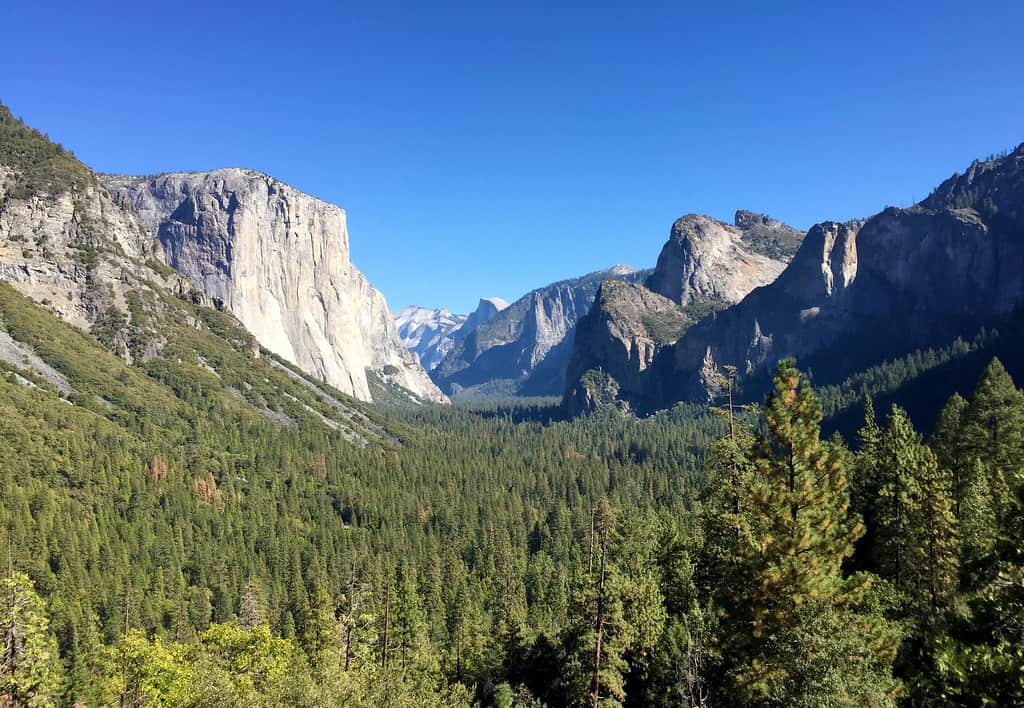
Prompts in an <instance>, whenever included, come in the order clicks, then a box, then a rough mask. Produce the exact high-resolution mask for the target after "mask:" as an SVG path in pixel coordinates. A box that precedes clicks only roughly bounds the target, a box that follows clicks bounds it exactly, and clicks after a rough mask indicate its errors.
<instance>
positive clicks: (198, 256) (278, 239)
mask: <svg viewBox="0 0 1024 708" xmlns="http://www.w3.org/2000/svg"><path fill="white" fill-rule="evenodd" d="M104 180H105V182H106V185H107V187H108V188H109V189H110V191H111V192H112V193H113V194H115V195H116V196H117V197H118V198H119V199H121V200H122V201H123V202H124V203H125V204H127V205H130V206H131V207H132V208H133V209H134V210H135V212H137V213H138V215H139V218H140V219H141V221H142V223H143V224H144V225H145V227H146V229H147V231H148V232H149V233H150V234H152V236H153V237H154V238H155V239H156V240H157V241H158V242H159V244H160V246H161V247H162V248H163V250H164V252H165V253H166V255H167V262H168V264H169V265H170V266H171V267H173V268H174V269H175V270H177V271H178V272H179V273H181V274H182V275H184V276H185V277H186V278H188V279H189V281H190V282H192V283H193V284H194V285H195V286H196V287H197V288H198V289H199V290H201V291H202V292H203V293H204V294H205V295H206V296H207V297H208V298H210V300H211V301H212V302H213V303H214V304H215V305H216V306H218V307H222V308H223V309H225V310H227V311H228V312H231V313H232V314H233V315H234V316H235V317H237V318H238V319H239V320H240V321H241V322H242V324H244V325H245V326H246V328H248V329H249V331H251V332H252V334H253V335H254V336H255V337H256V339H257V341H258V342H259V343H260V344H261V345H262V346H264V347H266V348H267V349H269V350H270V351H273V352H274V353H276V354H278V355H279V356H281V357H283V358H284V359H286V360H288V361H290V362H292V363H294V364H296V365H297V366H299V367H300V368H302V369H303V370H305V371H307V372H310V373H311V374H313V375H315V376H317V377H319V378H321V379H322V380H324V381H326V382H327V383H329V384H331V385H333V386H334V387H335V388H337V389H339V390H340V391H342V392H344V393H347V394H350V395H352V396H355V397H356V398H359V399H361V400H371V399H372V394H371V390H370V383H369V380H368V377H367V372H368V371H370V372H374V373H375V374H376V375H377V376H379V377H380V378H381V379H383V380H384V381H385V382H386V383H388V384H391V385H396V386H399V387H401V388H402V389H405V390H406V391H408V392H409V393H410V394H411V395H412V396H413V397H415V398H416V399H418V400H423V401H443V400H445V397H444V395H443V394H441V392H440V391H439V390H438V389H437V387H436V386H434V384H433V383H432V382H431V381H430V379H429V378H428V377H427V375H426V372H425V371H424V370H423V368H422V367H421V366H420V365H419V364H418V363H417V361H416V359H415V357H414V356H413V355H412V354H410V353H409V351H408V350H407V349H406V347H405V345H404V344H403V343H402V341H401V339H400V338H399V336H398V333H397V331H396V329H395V325H394V322H393V321H392V318H391V312H390V310H389V309H388V306H387V303H386V302H385V300H384V297H383V295H381V293H380V292H379V291H378V290H377V289H376V288H374V287H373V286H372V285H371V284H370V283H369V281H368V280H367V279H366V277H365V276H364V275H363V274H362V273H361V272H360V271H359V270H358V269H357V268H356V267H355V266H354V265H353V264H352V262H351V260H350V259H349V241H348V230H347V226H346V220H345V212H344V211H343V210H342V209H340V208H339V207H337V206H334V205H332V204H328V203H326V202H323V201H321V200H319V199H315V198H313V197H311V196H308V195H306V194H303V193H302V192H299V191H298V190H296V189H293V188H292V187H289V186H288V185H286V184H283V183H282V182H279V181H278V180H276V179H274V178H272V177H269V176H267V175H264V174H262V173H259V172H255V171H252V170H243V169H223V170H215V171H213V172H195V173H171V174H164V175H158V176H155V177H123V176H113V175H108V176H105V177H104Z"/></svg>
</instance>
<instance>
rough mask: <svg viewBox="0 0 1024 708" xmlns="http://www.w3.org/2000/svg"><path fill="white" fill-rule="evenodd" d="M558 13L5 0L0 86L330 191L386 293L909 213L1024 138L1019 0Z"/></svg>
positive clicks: (113, 135) (148, 152)
mask: <svg viewBox="0 0 1024 708" xmlns="http://www.w3.org/2000/svg"><path fill="white" fill-rule="evenodd" d="M553 4H554V3H550V2H531V1H529V0H522V1H517V2H502V3H496V2H487V1H477V2H466V3H448V2H441V1H438V2H413V3H392V2H364V3H345V2H324V3H304V2H275V3H272V4H265V5H262V6H261V5H258V4H257V3H238V4H232V3H222V2H193V1H191V0H178V1H176V2H157V3H150V2H131V3H127V2H125V3H117V4H109V3H103V2H98V3H91V2H89V3H86V2H80V1H79V2H74V3H70V2H59V1H58V2H52V3H31V2H8V3H2V7H0V33H2V37H3V40H2V42H0V67H3V68H2V71H0V100H2V101H4V102H5V103H7V104H8V105H9V106H10V107H11V108H12V110H13V111H14V113H15V114H16V115H20V116H22V117H23V118H25V119H26V120H27V121H28V122H29V123H30V124H32V125H34V126H36V127H38V128H40V129H41V130H43V131H44V132H47V133H48V134H49V135H50V136H51V137H52V138H54V139H56V140H58V141H60V142H62V143H64V144H65V145H66V146H67V147H70V148H71V149H73V150H74V151H75V152H76V153H77V154H78V156H79V157H80V158H82V159H83V160H84V161H85V162H86V163H88V164H89V165H91V166H92V167H94V168H95V169H97V170H101V171H108V172H122V173H154V172H161V171H169V170H179V169H187V170H199V169H208V168H215V167H224V166H244V167H252V168H256V169H260V170H263V171H265V172H268V173H270V174H272V175H274V176H276V177H279V178H280V179H283V180H285V181H287V182H289V183H290V184H292V185H294V186H295V187H297V188H299V189H301V190H303V191H306V192H309V193H311V194H314V195H316V196H318V197H321V198H323V199H327V200H329V201H332V202H335V203H337V204H340V205H341V206H343V207H345V209H346V210H347V211H348V216H349V230H350V234H351V240H352V253H353V258H354V260H355V262H356V264H357V265H358V266H359V267H360V268H361V269H362V270H364V271H365V272H366V273H367V275H368V276H369V277H370V279H371V281H372V282H373V283H374V284H376V285H377V286H378V287H379V288H381V289H382V290H383V291H384V293H385V295H386V296H387V298H388V301H389V303H390V304H391V306H392V307H393V308H395V309H397V308H398V307H401V306H403V305H406V304H409V303H418V304H424V305H430V306H445V307H449V308H451V309H453V310H455V311H466V310H468V309H471V308H472V307H473V306H474V305H475V303H476V300H477V298H478V297H479V296H482V295H497V296H500V297H504V298H506V299H509V300H511V299H514V298H515V297H518V296H519V295H521V294H522V293H523V292H525V291H527V290H529V289H531V288H533V287H535V286H539V285H542V284H545V283H547V282H550V281H552V280H557V279H560V278H563V277H569V276H573V275H577V274H582V273H584V272H588V271H591V270H596V269H599V268H602V267H605V266H609V265H612V264H615V263H629V264H631V265H634V266H647V265H652V264H653V263H654V261H655V259H656V258H657V254H658V251H659V249H660V247H661V245H662V244H663V243H664V241H665V238H666V236H667V235H668V230H669V227H670V225H671V223H672V221H673V220H674V219H675V218H676V217H678V216H680V215H682V214H685V213H687V212H691V211H693V212H701V213H707V214H711V215H712V216H715V217H718V218H721V219H726V220H728V219H731V218H732V213H733V211H734V210H735V209H737V208H747V209H753V210H758V211H767V212H769V213H771V214H772V215H774V216H776V217H778V218H781V219H783V220H785V221H788V222H790V223H792V224H794V225H797V226H800V227H807V226H810V225H811V224H813V223H814V222H816V221H821V220H824V219H827V218H831V219H846V218H851V217H855V216H864V215H868V214H871V213H874V212H875V211H877V210H878V209H880V208H881V207H883V206H885V205H887V204H896V205H906V204H908V203H911V202H912V201H913V200H915V199H920V198H921V197H923V196H925V194H927V192H928V191H929V190H930V189H931V187H933V186H934V185H936V184H937V183H938V182H939V181H940V180H942V179H943V178H945V177H946V176H948V175H949V174H950V173H952V172H953V171H954V170H961V169H963V167H965V166H966V165H967V164H968V163H969V162H970V161H971V159H973V158H975V157H983V156H985V155H987V154H989V153H991V152H996V151H998V150H1001V149H1004V148H1008V147H1012V146H1014V145H1016V144H1017V143H1019V142H1021V141H1024V40H1022V37H1024V3H1020V2H1016V1H1009V0H1006V1H1001V2H965V1H964V0H959V1H958V2H956V3H947V2H942V1H941V0H939V1H937V2H927V3H915V2H893V1H892V0H889V1H888V2H885V3H871V2H859V3H830V2H820V1H819V2H808V3H763V2H752V3H724V2H717V3H710V2H707V3H694V4H693V5H692V6H690V7H688V6H687V3H682V2H665V3H639V2H622V3H602V2H596V3H579V4H574V5H564V6H562V7H561V8H558V9H555V8H553V7H551V6H552V5H553ZM772 5H777V7H771V8H770V9H769V7H770V6H772ZM833 5H843V6H846V7H842V8H839V7H832V6H833Z"/></svg>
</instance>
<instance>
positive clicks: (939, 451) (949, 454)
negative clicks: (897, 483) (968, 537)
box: [928, 393, 969, 518]
mask: <svg viewBox="0 0 1024 708" xmlns="http://www.w3.org/2000/svg"><path fill="white" fill-rule="evenodd" d="M967 406H968V403H967V401H966V399H964V397H963V396H961V395H960V394H959V393H954V394H953V395H952V396H951V397H950V399H949V400H948V401H946V405H944V406H943V407H942V411H941V412H940V413H939V417H938V419H936V421H935V426H934V427H933V428H932V436H931V438H930V439H929V440H928V444H929V446H930V447H931V448H932V450H934V451H935V455H936V457H938V458H939V460H940V461H941V464H942V465H943V466H944V467H945V468H946V469H948V470H949V471H950V473H951V477H952V485H953V499H954V507H953V513H954V514H955V515H956V517H957V518H960V514H961V511H960V507H961V506H962V504H963V500H964V498H965V497H966V496H967V493H968V492H967V486H968V484H969V475H968V474H965V473H967V472H968V471H969V470H968V469H967V464H968V463H967V461H966V460H964V459H963V457H964V456H963V454H962V453H963V450H962V446H961V444H960V436H961V431H962V429H963V422H964V413H965V412H966V410H967Z"/></svg>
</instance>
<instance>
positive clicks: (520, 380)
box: [431, 266, 646, 395]
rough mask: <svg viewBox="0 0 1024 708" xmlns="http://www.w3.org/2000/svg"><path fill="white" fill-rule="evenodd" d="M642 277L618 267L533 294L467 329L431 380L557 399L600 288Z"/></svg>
mask: <svg viewBox="0 0 1024 708" xmlns="http://www.w3.org/2000/svg"><path fill="white" fill-rule="evenodd" d="M644 275H646V274H645V273H641V272H638V271H636V270H634V269H633V268H630V267H629V266H616V267H614V268H610V269H608V270H603V271H598V272H596V273H591V274H589V275H585V276H583V277H581V278H575V279H572V280H563V281H560V282H557V283H553V284H551V285H548V286H546V287H543V288H538V289H536V290H533V291H531V292H529V293H527V294H526V295H524V296H523V297H521V298H520V299H519V300H517V301H515V302H514V303H512V304H511V305H509V306H508V307H507V308H505V309H503V310H502V311H501V312H500V313H498V314H497V315H496V316H495V317H494V318H493V319H491V320H490V321H489V322H486V323H483V324H480V325H478V326H477V327H475V328H473V329H472V330H471V331H469V333H468V334H467V336H466V337H465V339H464V340H463V341H461V342H458V343H456V345H455V347H454V348H453V349H452V351H451V352H450V353H449V354H448V355H447V356H446V357H445V358H444V360H443V361H442V362H441V363H440V364H439V365H438V366H437V368H436V369H434V370H433V371H432V372H431V377H432V378H433V379H434V381H435V382H437V384H438V385H439V386H440V387H441V389H442V390H443V391H445V392H447V393H449V394H461V395H484V394H493V395H561V393H562V392H563V390H564V387H565V369H566V366H567V365H568V363H569V357H570V354H571V351H572V334H573V332H574V331H575V328H576V323H577V322H578V321H579V320H580V318H581V317H583V316H584V315H585V314H586V313H587V312H588V311H589V310H590V306H591V304H592V303H593V302H594V297H595V296H596V295H597V289H598V287H599V286H600V284H601V283H602V282H603V281H605V280H608V279H627V280H629V279H632V280H637V279H639V278H642V277H643V276H644ZM467 329H468V328H467Z"/></svg>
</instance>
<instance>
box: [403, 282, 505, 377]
mask: <svg viewBox="0 0 1024 708" xmlns="http://www.w3.org/2000/svg"><path fill="white" fill-rule="evenodd" d="M506 307H508V303H507V302H505V301H504V300H502V299H501V298H497V297H485V298H480V303H479V304H478V305H477V308H476V309H475V310H474V311H473V312H472V313H470V314H469V315H453V314H452V313H451V312H449V311H448V310H445V309H435V308H430V307H418V306H416V305H411V306H409V307H403V308H402V309H401V310H399V311H398V312H396V313H395V326H396V327H397V328H398V335H399V336H400V337H401V338H402V341H403V342H405V345H406V346H407V347H408V348H409V351H411V352H412V353H413V354H415V355H416V357H417V358H418V359H419V362H420V364H422V365H423V368H425V369H426V370H427V371H431V370H432V369H434V368H435V367H436V366H437V365H438V364H440V363H441V362H442V361H443V360H444V358H445V356H447V355H448V352H450V351H451V350H452V349H453V348H454V347H455V345H456V343H458V342H461V341H462V340H463V339H465V338H466V336H467V335H468V334H469V333H470V332H472V331H473V330H474V329H476V328H477V327H478V326H480V325H482V324H484V323H485V322H490V321H491V320H492V319H494V317H495V316H496V315H497V314H498V313H499V312H501V311H502V310H504V309H505V308H506Z"/></svg>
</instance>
